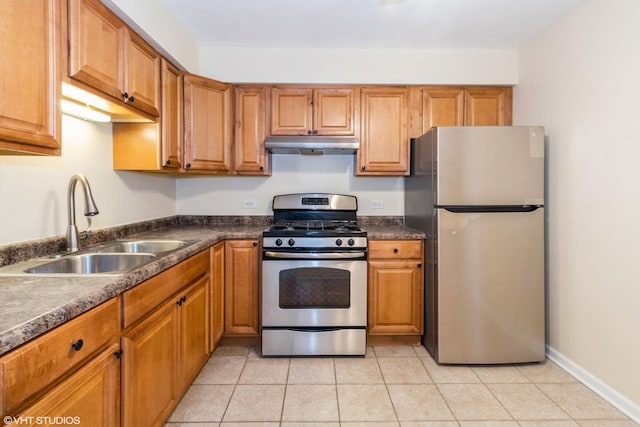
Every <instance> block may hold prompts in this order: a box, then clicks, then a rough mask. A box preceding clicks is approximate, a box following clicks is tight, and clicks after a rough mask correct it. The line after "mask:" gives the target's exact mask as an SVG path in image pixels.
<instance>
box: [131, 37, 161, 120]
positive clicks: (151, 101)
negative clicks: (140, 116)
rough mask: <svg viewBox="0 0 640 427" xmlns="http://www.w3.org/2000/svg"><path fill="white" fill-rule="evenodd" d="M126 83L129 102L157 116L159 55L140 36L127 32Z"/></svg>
mask: <svg viewBox="0 0 640 427" xmlns="http://www.w3.org/2000/svg"><path fill="white" fill-rule="evenodd" d="M126 40H127V55H126V63H125V64H126V67H127V68H126V75H125V77H126V83H125V89H126V91H127V92H128V94H129V97H130V98H129V101H127V102H129V103H131V104H132V105H133V106H134V107H136V108H138V109H140V110H142V111H144V112H146V113H149V114H151V115H152V116H158V114H159V111H160V55H159V54H158V52H156V51H155V49H153V48H152V47H151V46H150V45H149V44H147V43H146V42H145V41H144V40H143V39H142V38H141V37H140V36H138V35H137V34H135V33H134V32H132V31H128V32H127V39H126Z"/></svg>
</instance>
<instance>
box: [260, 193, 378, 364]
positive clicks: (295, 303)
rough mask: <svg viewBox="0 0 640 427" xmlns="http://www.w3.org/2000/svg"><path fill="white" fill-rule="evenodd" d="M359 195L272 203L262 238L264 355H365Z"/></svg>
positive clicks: (294, 197)
mask: <svg viewBox="0 0 640 427" xmlns="http://www.w3.org/2000/svg"><path fill="white" fill-rule="evenodd" d="M357 209H358V202H357V199H356V197H354V196H347V195H338V194H325V193H313V194H286V195H279V196H275V197H274V198H273V213H274V223H273V226H272V227H271V228H269V229H268V230H266V231H265V232H264V233H263V238H262V247H263V252H262V354H263V355H264V356H329V355H364V354H365V353H366V336H367V332H366V325H367V233H366V232H365V231H363V230H361V229H360V228H359V227H358V225H357V219H356V212H357Z"/></svg>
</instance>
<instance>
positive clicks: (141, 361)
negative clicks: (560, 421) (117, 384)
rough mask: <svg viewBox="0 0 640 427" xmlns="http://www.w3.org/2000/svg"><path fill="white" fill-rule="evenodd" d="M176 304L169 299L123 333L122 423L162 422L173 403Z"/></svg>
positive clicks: (132, 426) (139, 426)
mask: <svg viewBox="0 0 640 427" xmlns="http://www.w3.org/2000/svg"><path fill="white" fill-rule="evenodd" d="M178 331H179V330H178V306H177V305H176V304H175V302H173V301H170V302H168V303H166V304H165V305H163V306H162V307H161V308H160V309H158V310H157V311H155V312H154V313H153V314H152V315H151V316H150V317H148V318H146V319H145V320H144V321H142V322H141V323H140V324H138V325H137V326H136V327H135V328H133V329H131V330H130V331H128V332H127V333H126V334H124V335H123V337H122V351H123V361H122V370H123V375H122V415H123V416H122V420H123V426H124V427H148V426H156V425H162V423H163V422H164V420H165V419H166V418H167V417H168V416H169V414H170V413H171V411H172V410H173V408H174V407H175V405H176V403H177V400H178V395H177V390H178V387H177V384H178V379H177V375H178V374H177V369H176V368H177V367H178V339H179V338H178Z"/></svg>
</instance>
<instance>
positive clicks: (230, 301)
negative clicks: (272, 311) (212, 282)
mask: <svg viewBox="0 0 640 427" xmlns="http://www.w3.org/2000/svg"><path fill="white" fill-rule="evenodd" d="M258 246H259V245H258V241H257V240H227V241H226V242H225V254H224V262H225V278H224V279H225V290H224V294H225V308H224V314H225V317H224V319H225V322H224V332H225V334H229V335H254V336H255V335H258V334H259V333H260V325H259V319H258V284H259V276H258V275H259V270H258V267H259V265H260V264H259V262H260V258H259V251H260V249H259V247H258Z"/></svg>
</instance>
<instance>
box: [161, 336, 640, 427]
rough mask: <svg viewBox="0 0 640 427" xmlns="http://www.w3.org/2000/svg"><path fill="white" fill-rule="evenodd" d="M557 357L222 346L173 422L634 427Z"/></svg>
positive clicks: (267, 426) (200, 426)
mask: <svg viewBox="0 0 640 427" xmlns="http://www.w3.org/2000/svg"><path fill="white" fill-rule="evenodd" d="M637 425H638V424H636V423H634V422H633V421H631V420H630V419H629V418H627V417H626V416H625V415H624V414H622V413H621V412H620V411H618V410H617V409H615V408H614V407H612V406H611V405H610V404H608V403H607V402H606V401H604V400H603V399H601V398H600V397H599V396H597V395H596V394H595V393H593V392H592V391H591V390H589V389H588V388H587V387H585V386H584V385H582V384H581V383H579V382H577V381H576V380H575V379H574V378H573V377H571V376H570V375H568V374H567V373H566V372H564V371H563V370H562V369H561V368H559V367H558V366H557V365H555V364H554V363H553V362H551V361H546V362H545V363H543V364H532V365H509V366H478V367H471V366H443V365H438V364H437V363H435V362H434V361H433V359H432V358H431V356H430V355H429V353H427V351H426V350H425V349H424V347H402V346H398V347H382V346H380V347H378V346H374V347H369V348H368V349H367V355H366V357H361V358H346V357H335V358H262V357H260V354H259V349H254V348H247V347H220V348H218V350H216V352H215V353H214V354H213V356H212V357H211V358H210V359H209V361H208V362H207V364H206V365H205V367H204V368H203V369H202V371H201V372H200V374H199V376H198V377H197V378H196V380H195V381H194V383H193V385H192V386H191V388H190V389H189V390H188V391H187V393H186V395H185V396H184V397H183V399H182V401H181V402H180V403H179V404H178V406H177V408H176V409H175V411H174V412H173V414H172V415H171V417H170V418H169V421H168V422H167V423H166V424H165V427H236V426H247V427H275V426H283V427H325V426H326V427H339V426H341V427H631V426H637Z"/></svg>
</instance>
